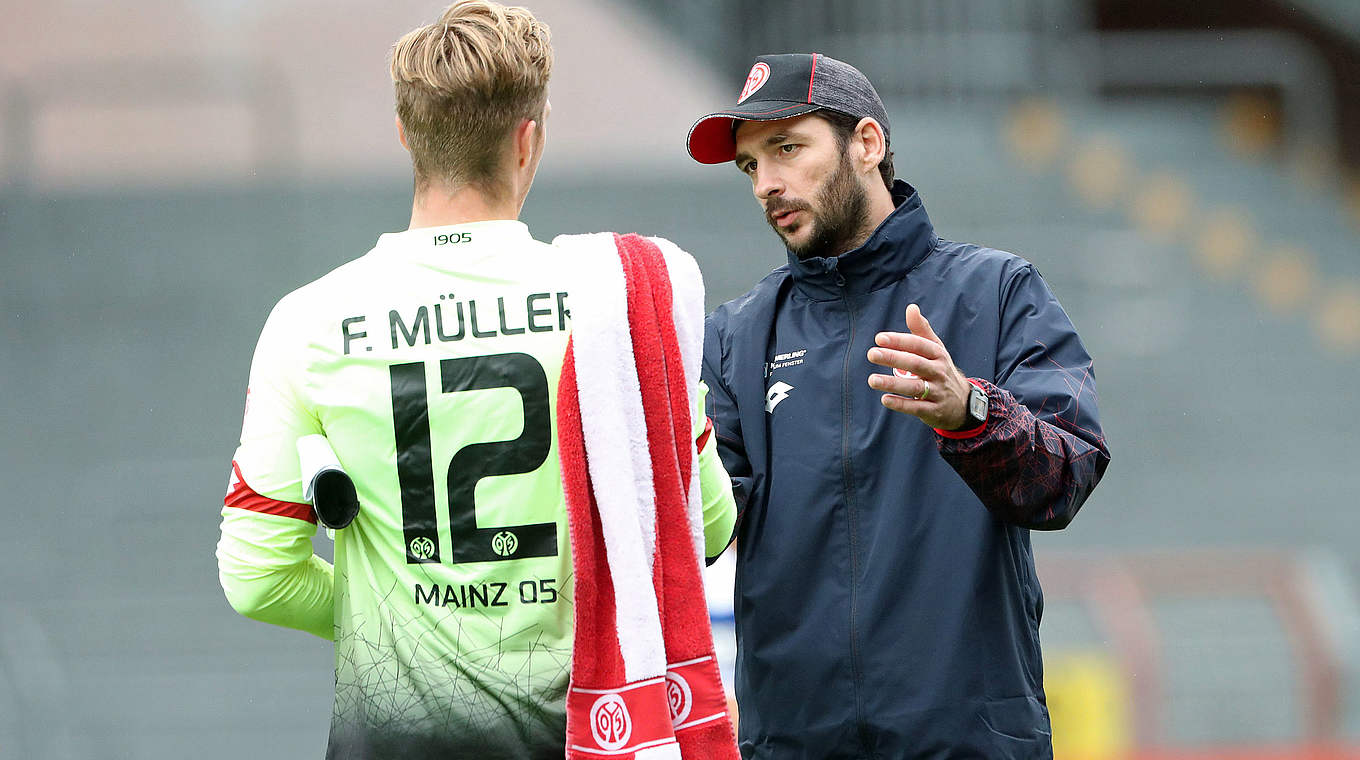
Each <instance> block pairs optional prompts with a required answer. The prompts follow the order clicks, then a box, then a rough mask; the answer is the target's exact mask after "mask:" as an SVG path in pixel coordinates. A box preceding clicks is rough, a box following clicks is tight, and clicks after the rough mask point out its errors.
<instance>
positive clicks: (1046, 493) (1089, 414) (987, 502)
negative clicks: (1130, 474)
mask: <svg viewBox="0 0 1360 760" xmlns="http://www.w3.org/2000/svg"><path fill="white" fill-rule="evenodd" d="M1001 295H1002V297H1001V319H1002V324H1001V331H1000V338H999V340H998V344H999V345H998V350H997V366H996V368H995V382H988V381H987V380H984V379H979V378H970V381H971V382H973V383H974V384H975V385H977V386H978V387H980V388H982V389H983V390H984V391H986V392H987V398H988V402H989V409H988V414H987V422H986V424H985V425H984V426H983V427H982V428H980V429H978V430H972V431H965V433H963V434H957V433H954V434H951V433H946V432H943V431H936V442H937V443H938V445H939V449H940V454H941V455H942V456H943V457H944V459H945V461H947V462H949V464H950V465H951V466H952V467H953V468H954V470H955V471H956V472H958V474H959V475H960V476H961V477H962V478H963V480H964V481H965V482H966V483H967V484H968V486H969V487H970V488H971V489H972V490H973V493H975V494H976V495H977V497H978V498H979V499H980V500H981V501H982V503H983V505H984V506H986V507H987V509H988V510H990V511H991V512H992V514H993V515H995V516H996V517H997V519H999V520H1001V521H1003V522H1006V523H1010V524H1013V525H1018V526H1020V527H1024V528H1033V529H1037V530H1058V529H1061V528H1064V527H1066V526H1067V524H1068V523H1070V522H1071V521H1072V519H1073V518H1074V517H1076V514H1077V510H1079V509H1080V508H1081V505H1082V504H1083V503H1084V502H1085V501H1086V498H1087V496H1089V495H1090V494H1091V491H1092V490H1093V489H1094V488H1095V487H1096V483H1098V482H1099V481H1100V478H1101V476H1102V475H1103V474H1104V472H1105V468H1106V466H1107V465H1108V464H1109V462H1110V451H1109V448H1108V447H1107V446H1106V443H1105V436H1104V433H1103V432H1102V431H1101V427H1100V418H1099V412H1098V410H1097V406H1096V386H1095V373H1094V369H1093V367H1092V362H1091V357H1090V355H1089V354H1087V352H1086V348H1085V347H1084V346H1083V345H1082V343H1081V339H1080V338H1079V337H1078V336H1077V331H1076V329H1075V328H1074V327H1073V326H1072V322H1071V320H1069V319H1068V317H1067V313H1066V312H1064V311H1063V308H1062V306H1061V305H1060V304H1059V303H1058V300H1057V299H1056V298H1055V297H1054V296H1053V293H1052V291H1050V290H1049V288H1048V285H1047V284H1046V283H1045V282H1044V280H1043V278H1042V277H1040V276H1039V273H1038V272H1037V271H1036V270H1035V269H1034V267H1033V266H1031V265H1029V264H1025V265H1024V266H1023V267H1021V268H1019V269H1018V270H1017V271H1016V272H1014V273H1013V274H1012V276H1011V277H1010V278H1009V280H1008V281H1007V283H1006V284H1005V285H1004V287H1003V290H1002V294H1001Z"/></svg>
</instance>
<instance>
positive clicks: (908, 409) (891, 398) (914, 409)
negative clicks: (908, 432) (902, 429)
mask: <svg viewBox="0 0 1360 760" xmlns="http://www.w3.org/2000/svg"><path fill="white" fill-rule="evenodd" d="M880 398H881V400H882V402H883V405H884V406H886V407H888V408H889V409H891V410H893V411H894V412H903V413H905V414H910V415H911V416H913V417H922V415H926V416H932V415H933V414H934V410H933V409H932V408H931V406H930V402H929V401H921V400H919V399H914V398H910V397H907V396H897V395H894V394H892V393H885V394H883V395H882V396H881V397H880ZM923 419H924V418H923Z"/></svg>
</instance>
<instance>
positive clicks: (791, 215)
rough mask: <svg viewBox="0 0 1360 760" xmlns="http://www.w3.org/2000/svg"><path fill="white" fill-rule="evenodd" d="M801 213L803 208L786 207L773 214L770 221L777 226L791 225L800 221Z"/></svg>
mask: <svg viewBox="0 0 1360 760" xmlns="http://www.w3.org/2000/svg"><path fill="white" fill-rule="evenodd" d="M800 213H802V210H801V209H796V208H791V209H785V210H783V211H779V212H776V213H773V214H771V215H770V221H771V222H773V223H774V225H775V226H776V227H789V226H791V225H793V224H794V223H795V222H797V221H798V214H800Z"/></svg>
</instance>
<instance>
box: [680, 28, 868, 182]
mask: <svg viewBox="0 0 1360 760" xmlns="http://www.w3.org/2000/svg"><path fill="white" fill-rule="evenodd" d="M822 109H826V110H828V111H838V112H840V113H843V114H845V115H847V116H854V117H856V118H860V119H862V118H864V117H866V116H869V117H872V118H873V119H874V120H875V121H877V122H878V123H879V126H881V127H883V134H884V136H885V137H886V136H887V135H888V114H887V113H886V112H885V111H884V110H883V101H882V100H881V99H880V98H879V97H878V92H877V91H875V90H874V86H873V85H872V84H869V80H868V79H867V78H866V77H865V76H864V75H863V74H861V73H860V72H859V69H856V68H855V67H854V66H851V65H850V64H848V63H845V62H843V61H838V60H836V59H835V58H831V57H829V56H825V55H822V54H820V53H785V54H781V55H762V56H759V57H758V58H756V62H755V65H754V66H752V67H751V73H749V74H747V75H746V84H745V85H744V86H743V87H742V88H741V94H740V95H738V96H737V104H736V105H735V106H732V107H731V108H729V109H727V110H725V111H717V112H715V113H711V114H709V115H707V116H704V117H703V118H701V119H699V120H698V121H696V122H694V126H692V127H690V129H689V140H688V144H689V154H690V156H691V157H693V158H694V160H695V161H698V162H699V163H701V164H721V163H724V162H727V161H731V160H732V159H734V158H735V157H736V155H737V143H736V140H735V138H734V134H735V126H736V121H737V120H743V121H774V120H775V119H788V118H790V117H793V116H802V115H803V114H806V113H812V112H813V111H819V110H822Z"/></svg>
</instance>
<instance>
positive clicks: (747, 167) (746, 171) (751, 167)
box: [741, 161, 756, 174]
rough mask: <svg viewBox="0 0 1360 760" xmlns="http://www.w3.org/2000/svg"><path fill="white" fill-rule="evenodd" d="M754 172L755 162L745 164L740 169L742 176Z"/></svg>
mask: <svg viewBox="0 0 1360 760" xmlns="http://www.w3.org/2000/svg"><path fill="white" fill-rule="evenodd" d="M755 170H756V162H755V161H750V162H748V163H746V164H745V165H744V166H742V167H741V171H742V173H743V174H750V173H751V172H753V171H755Z"/></svg>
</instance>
